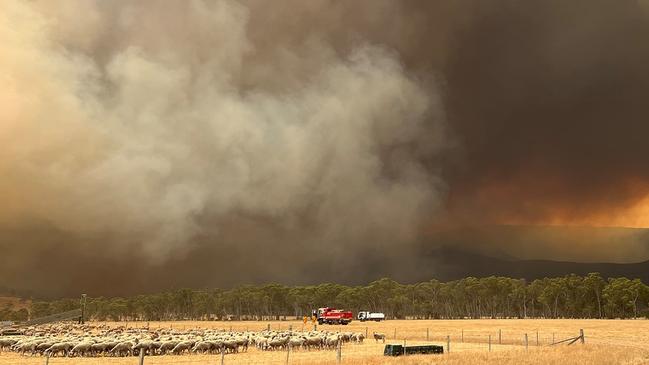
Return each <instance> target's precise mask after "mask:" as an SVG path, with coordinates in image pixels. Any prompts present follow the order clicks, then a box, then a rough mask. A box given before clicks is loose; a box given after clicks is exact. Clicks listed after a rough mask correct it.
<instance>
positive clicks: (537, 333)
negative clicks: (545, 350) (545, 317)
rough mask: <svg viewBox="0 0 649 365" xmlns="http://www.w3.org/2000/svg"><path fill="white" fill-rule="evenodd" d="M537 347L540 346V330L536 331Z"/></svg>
mask: <svg viewBox="0 0 649 365" xmlns="http://www.w3.org/2000/svg"><path fill="white" fill-rule="evenodd" d="M536 346H539V330H536Z"/></svg>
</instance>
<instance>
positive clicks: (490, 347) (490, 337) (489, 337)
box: [489, 335, 491, 352]
mask: <svg viewBox="0 0 649 365" xmlns="http://www.w3.org/2000/svg"><path fill="white" fill-rule="evenodd" d="M489 352H491V335H489Z"/></svg>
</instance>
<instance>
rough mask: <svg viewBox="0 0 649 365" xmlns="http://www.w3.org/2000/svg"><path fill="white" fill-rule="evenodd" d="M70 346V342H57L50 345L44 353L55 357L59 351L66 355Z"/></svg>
mask: <svg viewBox="0 0 649 365" xmlns="http://www.w3.org/2000/svg"><path fill="white" fill-rule="evenodd" d="M72 347H73V345H72V343H70V342H59V343H55V344H53V345H52V346H50V347H49V348H48V349H47V350H45V352H44V353H45V354H46V355H49V356H50V357H55V356H57V355H58V354H59V353H61V354H63V356H68V353H69V352H70V350H71V349H72Z"/></svg>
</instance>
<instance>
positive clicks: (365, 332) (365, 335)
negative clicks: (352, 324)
mask: <svg viewBox="0 0 649 365" xmlns="http://www.w3.org/2000/svg"><path fill="white" fill-rule="evenodd" d="M365 338H367V327H365Z"/></svg>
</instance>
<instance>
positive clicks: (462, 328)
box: [462, 328, 464, 343]
mask: <svg viewBox="0 0 649 365" xmlns="http://www.w3.org/2000/svg"><path fill="white" fill-rule="evenodd" d="M462 343H464V328H462Z"/></svg>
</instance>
